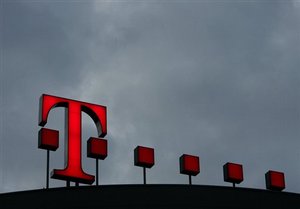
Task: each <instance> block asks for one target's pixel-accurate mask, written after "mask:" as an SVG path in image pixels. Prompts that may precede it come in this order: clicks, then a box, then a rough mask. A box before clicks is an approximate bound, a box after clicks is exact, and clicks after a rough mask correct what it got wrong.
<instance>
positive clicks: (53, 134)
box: [38, 128, 59, 151]
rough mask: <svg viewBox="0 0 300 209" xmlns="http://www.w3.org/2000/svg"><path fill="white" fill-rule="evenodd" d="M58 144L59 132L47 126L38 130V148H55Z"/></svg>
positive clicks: (53, 149)
mask: <svg viewBox="0 0 300 209" xmlns="http://www.w3.org/2000/svg"><path fill="white" fill-rule="evenodd" d="M58 145H59V132H58V131H57V130H52V129H48V128H41V129H40V131H39V145H38V148H40V149H46V150H52V151H55V150H57V148H58Z"/></svg>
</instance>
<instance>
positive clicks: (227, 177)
mask: <svg viewBox="0 0 300 209" xmlns="http://www.w3.org/2000/svg"><path fill="white" fill-rule="evenodd" d="M223 173H224V181H226V182H231V183H237V184H239V183H241V182H242V181H243V180H244V176H243V166H242V165H240V164H236V163H226V164H225V165H224V166H223Z"/></svg>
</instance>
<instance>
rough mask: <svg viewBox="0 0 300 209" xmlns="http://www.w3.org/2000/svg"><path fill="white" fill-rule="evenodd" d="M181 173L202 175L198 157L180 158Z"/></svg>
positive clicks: (183, 156)
mask: <svg viewBox="0 0 300 209" xmlns="http://www.w3.org/2000/svg"><path fill="white" fill-rule="evenodd" d="M179 165H180V173H181V174H186V175H192V176H196V175H198V174H199V173H200V160H199V157H198V156H194V155H187V154H183V155H181V157H180V158H179Z"/></svg>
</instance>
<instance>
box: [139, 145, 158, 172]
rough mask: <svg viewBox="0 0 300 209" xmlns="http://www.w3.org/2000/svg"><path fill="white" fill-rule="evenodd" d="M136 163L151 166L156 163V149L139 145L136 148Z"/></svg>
mask: <svg viewBox="0 0 300 209" xmlns="http://www.w3.org/2000/svg"><path fill="white" fill-rule="evenodd" d="M134 165H136V166H141V167H146V168H151V167H152V166H153V165H154V149H153V148H149V147H142V146H137V147H136V148H135V149H134Z"/></svg>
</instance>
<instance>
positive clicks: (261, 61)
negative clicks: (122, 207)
mask: <svg viewBox="0 0 300 209" xmlns="http://www.w3.org/2000/svg"><path fill="white" fill-rule="evenodd" d="M2 10H3V11H4V13H3V14H4V15H3V16H2V17H3V25H2V28H4V30H3V33H2V37H3V39H2V40H4V41H3V45H2V44H1V47H2V51H3V60H4V61H3V65H2V66H3V67H2V68H3V70H2V72H3V76H1V83H2V86H1V88H2V89H3V90H2V91H3V95H2V100H3V101H2V105H1V107H2V110H1V111H2V112H1V115H2V116H1V117H2V123H3V128H2V137H1V140H2V142H1V144H2V148H1V152H2V155H1V156H2V165H3V166H1V169H2V170H1V175H2V183H1V185H2V186H1V190H2V191H11V190H15V189H18V190H19V189H30V188H39V187H42V186H43V183H44V182H43V181H44V164H43V163H44V154H45V153H44V152H42V151H41V150H37V149H36V144H37V143H36V141H37V138H36V135H37V131H38V126H37V113H38V97H39V96H40V95H41V93H52V94H55V95H58V96H64V97H70V98H74V99H81V100H85V101H89V102H94V103H99V104H103V105H107V106H108V125H109V127H108V128H109V129H108V130H109V134H108V137H107V138H108V140H109V148H110V155H109V157H108V158H107V159H106V160H105V161H103V162H101V170H102V172H101V180H102V182H103V183H105V184H111V183H112V184H116V183H140V182H142V178H141V177H142V176H141V173H142V170H141V169H139V168H136V167H134V166H133V156H132V155H133V149H134V147H135V146H137V145H145V146H153V147H155V148H156V160H157V165H156V166H155V167H153V169H151V171H149V173H148V176H149V182H150V183H186V182H187V178H185V177H184V176H181V175H179V174H178V158H179V156H180V155H181V154H183V153H187V154H195V155H199V156H200V158H201V169H202V170H201V173H200V175H199V176H198V177H196V178H195V179H194V182H195V183H197V184H216V185H224V183H223V181H222V165H223V164H224V163H226V162H227V161H233V162H238V163H242V164H243V165H244V169H245V182H244V183H242V186H245V187H254V188H264V173H265V172H266V171H267V170H268V169H274V170H276V169H277V170H282V171H284V172H285V173H286V180H287V191H294V192H299V188H300V184H299V183H300V182H299V180H298V176H299V174H300V173H299V172H300V167H299V165H298V163H297V159H299V148H300V143H299V137H300V131H299V124H300V117H299V116H300V114H299V105H300V95H299V87H300V82H299V80H300V73H299V70H298V69H297V68H298V66H299V65H300V63H299V62H300V61H299V60H300V59H299V54H300V48H299V47H298V46H299V44H300V39H299V34H300V27H299V26H300V25H299V23H300V22H299V15H298V12H299V7H297V4H292V3H288V2H286V3H276V2H274V3H270V2H265V3H257V2H240V3H233V2H231V3H225V2H213V3H208V2H206V3H205V2H202V1H201V2H195V1H193V2H189V3H183V2H175V3H174V2H173V3H172V2H169V1H167V2H163V3H158V2H152V3H146V2H141V3H136V2H124V3H122V2H104V3H103V2H95V3H93V2H91V1H89V2H88V3H82V2H79V3H78V2H77V3H74V2H73V3H66V2H56V3H49V2H47V3H36V2H35V3H4V4H3V5H2ZM83 122H84V124H83V127H84V129H83V130H84V132H83V138H84V139H86V138H88V137H89V136H90V135H91V134H96V132H95V131H96V130H94V129H95V127H94V125H93V123H92V121H91V120H90V119H89V118H88V117H84V120H83ZM17 124H18V125H17ZM47 126H48V127H51V128H57V129H59V130H60V131H61V136H63V111H62V110H55V111H53V113H52V115H51V116H50V118H49V124H47ZM83 144H85V143H83ZM84 146H85V145H84ZM61 147H62V146H61ZM84 150H85V149H84ZM16 152H17V153H18V154H17V155H16ZM62 152H63V149H62V148H61V149H59V150H58V151H57V152H56V153H53V155H52V159H53V161H52V165H51V167H53V168H54V167H55V168H56V167H62V166H63V161H62V160H61V158H62V156H63V153H62ZM27 162H30V163H27ZM93 164H94V162H93V161H92V160H90V159H84V168H85V169H86V170H87V171H89V172H91V173H92V172H93ZM51 184H52V186H60V185H63V183H60V182H58V181H54V180H53V181H51Z"/></svg>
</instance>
